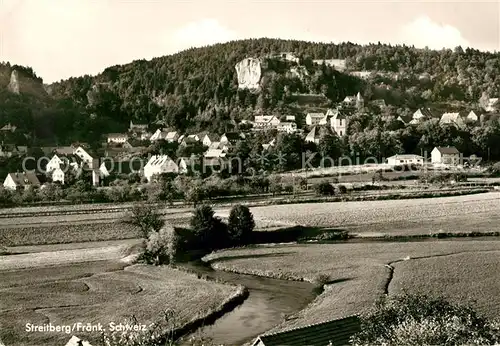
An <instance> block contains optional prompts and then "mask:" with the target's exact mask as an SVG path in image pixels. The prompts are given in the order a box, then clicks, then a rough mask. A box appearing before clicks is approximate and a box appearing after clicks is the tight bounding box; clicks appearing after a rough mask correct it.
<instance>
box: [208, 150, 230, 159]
mask: <svg viewBox="0 0 500 346" xmlns="http://www.w3.org/2000/svg"><path fill="white" fill-rule="evenodd" d="M203 156H204V157H206V158H215V157H225V156H226V153H225V152H224V150H222V149H208V150H207V151H206V152H205V155H203Z"/></svg>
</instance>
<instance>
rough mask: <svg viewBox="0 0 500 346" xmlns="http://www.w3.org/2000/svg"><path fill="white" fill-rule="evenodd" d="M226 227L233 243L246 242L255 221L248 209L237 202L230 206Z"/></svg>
mask: <svg viewBox="0 0 500 346" xmlns="http://www.w3.org/2000/svg"><path fill="white" fill-rule="evenodd" d="M227 228H228V233H229V238H230V240H231V242H232V243H233V244H235V245H239V244H247V243H248V242H249V240H250V238H251V235H252V231H253V229H254V228H255V221H254V219H253V215H252V213H251V212H250V209H248V207H247V206H244V205H239V204H238V205H235V206H234V207H233V208H231V212H230V213H229V221H228V226H227Z"/></svg>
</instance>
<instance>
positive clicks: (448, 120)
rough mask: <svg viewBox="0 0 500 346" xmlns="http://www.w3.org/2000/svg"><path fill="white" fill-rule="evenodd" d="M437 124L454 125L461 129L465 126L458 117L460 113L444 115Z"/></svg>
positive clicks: (462, 120) (460, 117)
mask: <svg viewBox="0 0 500 346" xmlns="http://www.w3.org/2000/svg"><path fill="white" fill-rule="evenodd" d="M439 124H441V125H455V126H456V127H458V128H462V127H464V126H465V121H464V119H463V118H462V116H461V115H460V113H458V112H455V113H444V114H443V115H442V116H441V119H440V120H439Z"/></svg>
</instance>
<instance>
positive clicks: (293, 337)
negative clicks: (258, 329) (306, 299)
mask: <svg viewBox="0 0 500 346" xmlns="http://www.w3.org/2000/svg"><path fill="white" fill-rule="evenodd" d="M360 330H361V323H360V320H359V318H358V316H349V317H344V318H341V319H338V320H333V321H327V322H322V323H317V324H313V325H309V326H305V327H301V328H295V329H290V330H285V331H282V332H274V333H266V334H262V335H260V336H259V337H258V338H257V339H256V340H255V341H254V342H253V344H252V346H305V345H307V346H329V345H332V346H344V345H349V344H350V343H349V340H350V338H351V337H352V336H353V335H354V334H356V333H358V332H359V331H360Z"/></svg>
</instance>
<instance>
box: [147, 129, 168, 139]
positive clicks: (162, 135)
mask: <svg viewBox="0 0 500 346" xmlns="http://www.w3.org/2000/svg"><path fill="white" fill-rule="evenodd" d="M166 137H167V132H164V131H162V130H160V129H157V130H156V131H155V133H153V134H152V135H151V137H149V140H150V141H151V142H155V141H159V140H161V139H165V138H166Z"/></svg>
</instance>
